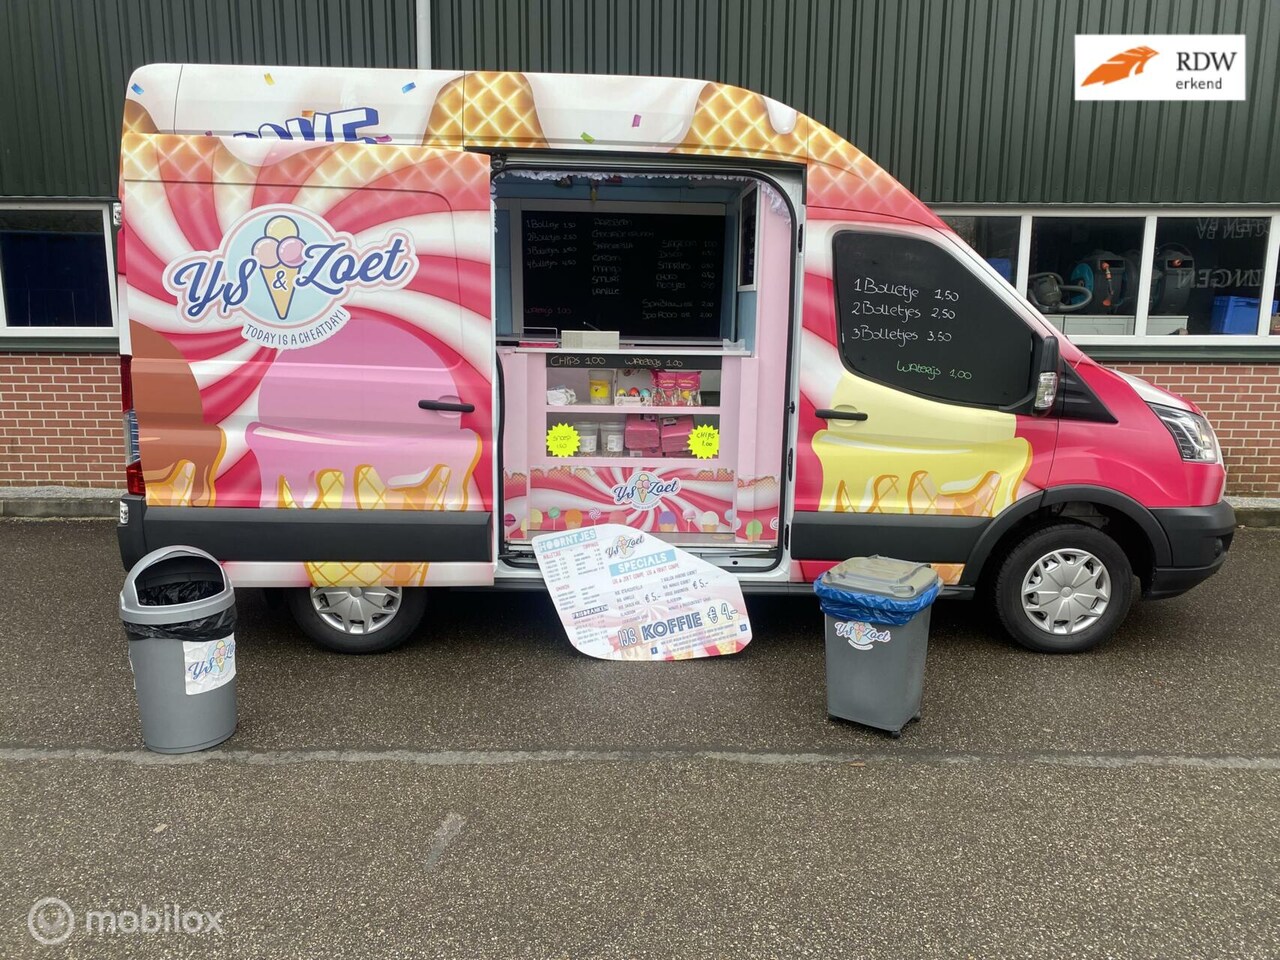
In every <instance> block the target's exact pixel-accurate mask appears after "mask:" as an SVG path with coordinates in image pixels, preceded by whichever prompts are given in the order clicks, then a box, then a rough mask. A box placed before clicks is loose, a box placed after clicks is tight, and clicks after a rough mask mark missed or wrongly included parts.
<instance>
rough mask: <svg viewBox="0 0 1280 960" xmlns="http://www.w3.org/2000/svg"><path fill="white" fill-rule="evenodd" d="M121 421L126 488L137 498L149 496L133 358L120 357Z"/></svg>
mask: <svg viewBox="0 0 1280 960" xmlns="http://www.w3.org/2000/svg"><path fill="white" fill-rule="evenodd" d="M120 409H121V411H122V412H121V414H120V420H121V426H122V427H123V428H124V481H125V488H126V489H127V490H128V491H129V493H131V494H134V495H135V496H139V497H144V496H146V494H147V483H146V481H145V480H144V479H143V478H142V452H141V449H140V446H139V443H138V414H137V411H135V410H134V409H133V358H132V357H127V356H121V357H120Z"/></svg>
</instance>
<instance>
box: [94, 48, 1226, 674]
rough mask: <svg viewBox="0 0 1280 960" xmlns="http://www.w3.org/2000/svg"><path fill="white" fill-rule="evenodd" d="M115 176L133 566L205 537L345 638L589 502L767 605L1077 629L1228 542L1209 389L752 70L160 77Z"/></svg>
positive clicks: (243, 577) (391, 631) (503, 560)
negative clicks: (731, 78)
mask: <svg viewBox="0 0 1280 960" xmlns="http://www.w3.org/2000/svg"><path fill="white" fill-rule="evenodd" d="M120 195H121V201H122V205H123V224H122V227H121V230H120V235H119V245H118V248H119V283H120V289H121V296H120V304H121V310H122V313H123V323H122V334H121V352H122V358H121V365H122V374H123V382H124V391H123V392H124V422H125V429H126V442H127V445H128V462H127V466H126V478H127V487H128V493H127V495H126V496H125V497H124V498H123V500H122V502H121V514H120V526H119V539H120V546H121V552H122V556H123V559H124V563H125V564H126V566H127V565H129V564H132V563H133V562H134V561H135V560H137V559H138V558H139V557H141V556H142V555H143V554H145V553H146V552H147V551H150V550H153V549H155V548H157V547H160V546H164V545H167V544H189V545H193V546H197V547H200V548H202V549H205V550H207V551H209V552H211V553H212V554H213V555H214V556H216V557H217V558H218V559H219V560H220V561H221V562H222V563H223V564H224V565H225V567H226V570H227V571H228V573H229V575H230V577H231V579H232V580H233V581H234V583H235V585H236V586H237V587H238V588H244V587H264V588H270V589H280V590H283V591H285V596H286V597H287V599H288V603H289V606H290V608H291V610H292V611H293V613H294V614H295V616H296V617H297V619H298V622H299V624H300V625H301V627H302V629H303V630H304V631H305V632H306V633H307V634H309V635H310V636H311V637H312V638H314V639H315V640H317V641H318V642H320V643H321V644H323V645H325V646H328V647H330V648H332V649H336V650H342V651H351V652H368V651H375V650H383V649H387V648H389V647H392V646H394V645H395V644H397V643H400V642H401V641H403V640H404V639H405V638H406V637H407V636H408V635H409V634H410V633H411V631H413V630H414V629H415V628H416V627H417V626H418V624H419V622H420V621H421V620H422V618H423V614H424V611H425V610H426V608H427V606H428V603H429V597H430V592H431V589H432V588H436V587H447V586H468V587H479V586H484V587H488V586H508V587H511V586H517V587H518V586H526V587H528V586H535V587H540V586H541V584H542V579H541V575H540V573H539V568H538V565H537V563H536V561H535V558H534V554H533V549H532V541H533V540H534V539H535V538H536V537H538V536H540V535H541V534H543V533H547V532H554V531H564V530H571V529H574V528H579V527H584V526H589V525H593V524H600V523H618V524H624V525H627V526H630V527H632V528H634V529H638V530H643V531H646V532H648V533H650V534H653V535H654V536H657V537H661V538H664V539H667V540H668V541H669V542H670V543H672V544H674V545H677V546H679V547H681V548H682V549H684V550H687V551H689V552H691V553H694V554H696V555H697V556H699V557H701V558H702V559H704V560H706V561H708V562H711V563H714V564H716V565H718V566H720V567H722V568H724V569H726V570H730V571H732V572H734V573H735V574H736V575H737V576H738V578H739V579H740V581H741V584H742V586H743V588H744V589H746V590H748V591H757V592H759V591H789V590H808V589H809V588H808V587H807V586H806V584H808V583H810V582H811V581H813V579H814V578H815V577H817V576H818V575H820V574H821V573H822V572H823V571H824V570H826V569H828V568H829V567H830V566H832V565H833V564H834V563H836V562H838V561H840V560H843V559H845V558H846V557H850V556H857V555H867V554H883V555H887V556H894V557H901V558H904V559H909V560H918V561H925V562H929V563H931V564H933V565H934V567H935V568H936V569H937V571H938V573H939V575H940V576H941V578H942V580H943V582H944V583H945V585H946V587H945V592H946V595H948V596H953V597H965V598H971V597H978V596H980V597H982V598H984V599H986V600H987V601H988V602H990V603H993V604H994V606H995V609H996V610H997V611H998V613H999V619H1000V622H1001V623H1002V624H1003V625H1004V627H1005V628H1006V629H1007V630H1008V632H1009V634H1010V635H1011V636H1012V637H1013V638H1014V639H1015V640H1017V641H1018V642H1019V643H1021V644H1023V645H1024V646H1027V647H1029V648H1032V649H1035V650H1043V651H1059V652H1065V651H1077V650H1083V649H1086V648H1088V647H1090V646H1092V645H1094V644H1096V643H1098V642H1099V641H1100V640H1102V639H1103V638H1105V637H1106V636H1107V635H1109V634H1110V633H1111V632H1112V631H1113V630H1115V628H1116V626H1117V625H1118V624H1119V623H1120V621H1121V620H1122V619H1123V618H1124V616H1125V614H1126V612H1127V610H1128V609H1129V606H1130V603H1131V601H1132V600H1133V599H1135V598H1136V597H1138V596H1142V597H1146V598H1150V599H1157V598H1161V597H1171V596H1175V595H1177V594H1180V593H1182V592H1184V591H1186V590H1188V589H1190V588H1191V587H1193V586H1195V585H1196V584H1197V583H1199V582H1200V581H1202V580H1204V579H1205V578H1206V577H1208V576H1210V575H1212V574H1213V573H1214V572H1215V571H1216V570H1217V569H1218V568H1219V567H1220V565H1221V564H1222V563H1223V561H1224V559H1225V557H1226V553H1227V550H1228V548H1229V547H1230V545H1231V538H1232V532H1233V528H1234V517H1233V514H1232V510H1231V507H1230V506H1229V505H1227V504H1226V503H1225V502H1224V501H1223V499H1222V495H1223V487H1224V482H1225V474H1224V470H1223V464H1222V458H1221V454H1220V452H1219V448H1218V444H1217V441H1216V439H1215V437H1214V433H1213V430H1212V428H1211V427H1210V425H1209V424H1208V422H1207V421H1206V420H1205V418H1204V416H1203V415H1202V414H1201V413H1200V411H1199V410H1197V409H1196V408H1195V406H1194V405H1193V404H1191V403H1189V402H1188V401H1186V400H1184V399H1182V398H1180V397H1177V396H1175V395H1173V394H1170V393H1167V392H1165V391H1163V390H1160V389H1158V388H1156V387H1154V386H1152V385H1150V384H1148V383H1145V382H1143V381H1141V380H1137V379H1135V378H1133V377H1129V376H1125V375H1122V374H1120V373H1117V372H1115V371H1112V370H1109V369H1107V368H1105V367H1103V366H1101V365H1099V364H1097V363H1095V362H1094V361H1092V360H1090V359H1089V358H1088V357H1087V356H1085V355H1084V354H1083V353H1082V352H1081V351H1080V350H1079V349H1077V348H1076V347H1075V346H1074V345H1073V344H1072V343H1071V342H1070V340H1069V339H1067V338H1066V337H1065V336H1063V335H1062V334H1061V333H1059V332H1058V331H1057V330H1055V329H1054V328H1053V327H1052V326H1051V325H1050V324H1048V323H1047V322H1046V321H1045V320H1044V319H1043V318H1042V317H1041V316H1040V315H1039V314H1038V313H1037V312H1036V311H1035V310H1034V309H1033V308H1032V307H1031V306H1030V305H1029V304H1028V303H1027V301H1026V300H1025V299H1023V297H1021V296H1019V294H1018V292H1017V291H1016V290H1014V289H1013V287H1011V286H1010V285H1009V284H1008V283H1007V282H1006V281H1005V280H1004V279H1003V278H1002V277H1001V276H1000V274H999V273H998V272H997V271H996V270H995V269H993V268H992V267H991V265H989V264H988V263H987V262H985V261H984V260H983V259H982V258H981V257H980V256H978V255H977V254H976V253H975V252H974V251H973V250H971V249H970V248H969V247H967V246H966V245H965V244H964V243H963V242H962V241H961V240H960V239H959V238H958V237H957V236H956V234H955V233H954V232H953V231H952V230H951V229H950V228H949V227H948V226H947V225H946V224H945V223H943V222H942V221H941V220H940V219H939V218H938V217H937V216H935V215H934V214H933V213H932V212H930V210H929V209H928V208H927V207H926V206H925V205H924V204H923V203H922V202H921V201H920V200H918V199H917V198H916V197H915V196H913V195H912V194H911V193H910V192H909V191H908V190H906V189H905V188H904V187H903V186H902V185H901V184H899V183H897V182H896V181H895V180H894V179H893V178H892V177H890V176H889V175H888V174H887V173H885V171H884V170H882V169H880V167H878V166H877V165H876V164H875V162H874V161H873V160H872V159H871V158H870V157H868V156H866V155H865V154H863V153H862V152H860V151H859V150H858V149H857V148H856V147H854V146H853V145H852V144H850V143H848V142H846V141H845V140H843V139H842V138H841V137H839V136H837V135H836V134H835V133H833V132H832V131H831V130H829V129H827V128H826V127H824V126H822V125H821V124H820V123H818V122H816V121H814V120H812V119H810V118H809V117H806V116H804V115H802V114H800V113H797V112H796V111H795V110H793V109H791V108H789V107H787V106H784V105H783V104H781V103H778V102H776V101H774V100H771V99H769V98H767V97H764V96H761V95H759V94H756V93H752V92H750V91H748V90H743V89H739V88H736V87H731V86H726V85H723V84H719V83H711V82H705V81H700V80H682V79H670V78H659V77H613V76H580V75H550V74H532V73H501V72H450V71H415V70H354V69H311V68H297V67H249V66H217V65H178V64H157V65H152V66H147V67H143V68H142V69H140V70H138V71H137V72H136V73H135V75H134V76H133V78H132V80H131V82H130V84H129V90H128V94H127V102H126V105H125V116H124V133H123V139H122V141H121V170H120Z"/></svg>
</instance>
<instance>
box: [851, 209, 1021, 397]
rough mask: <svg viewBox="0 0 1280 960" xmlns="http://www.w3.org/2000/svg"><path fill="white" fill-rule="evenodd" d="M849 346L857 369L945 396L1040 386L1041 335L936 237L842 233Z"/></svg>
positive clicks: (1016, 393) (1008, 393)
mask: <svg viewBox="0 0 1280 960" xmlns="http://www.w3.org/2000/svg"><path fill="white" fill-rule="evenodd" d="M834 243H835V248H834V251H833V253H834V257H835V259H834V261H833V267H834V272H835V286H836V309H837V311H838V314H839V322H840V349H841V352H842V353H843V354H844V359H845V361H846V362H847V363H848V364H849V365H850V366H851V367H852V368H853V369H854V370H856V371H857V372H858V373H860V374H863V375H865V376H867V377H870V378H871V379H873V380H879V381H881V382H882V383H887V384H889V385H890V386H894V387H899V388H901V389H904V390H909V391H911V392H913V393H921V394H925V395H926V396H931V397H936V398H938V399H942V400H955V401H958V402H960V403H972V404H982V405H984V406H1007V405H1010V404H1013V403H1016V402H1017V401H1018V400H1020V399H1022V398H1023V397H1025V396H1026V395H1027V394H1028V392H1029V391H1030V389H1031V365H1032V358H1033V348H1034V346H1035V343H1036V335H1035V334H1034V333H1033V332H1032V330H1031V329H1030V327H1028V326H1027V324H1026V322H1025V321H1024V320H1023V319H1022V318H1021V317H1019V316H1018V315H1017V314H1016V313H1014V311H1013V310H1012V309H1010V308H1009V306H1008V305H1007V304H1005V303H1004V302H1003V301H1002V300H1001V299H1000V297H999V296H997V294H996V293H995V291H994V290H992V289H991V288H990V287H988V286H987V285H986V284H985V283H984V282H983V280H982V278H981V277H979V276H978V275H977V274H975V273H973V272H972V271H971V270H970V269H969V267H967V266H966V265H965V264H964V263H963V262H961V261H960V260H958V259H956V257H954V256H952V255H951V254H950V253H949V252H947V251H946V250H944V249H942V248H941V247H938V246H937V245H935V244H933V243H930V242H929V241H927V240H921V239H916V238H914V237H901V236H889V235H886V234H879V233H857V232H854V231H843V232H841V233H838V234H836V237H835V241H834Z"/></svg>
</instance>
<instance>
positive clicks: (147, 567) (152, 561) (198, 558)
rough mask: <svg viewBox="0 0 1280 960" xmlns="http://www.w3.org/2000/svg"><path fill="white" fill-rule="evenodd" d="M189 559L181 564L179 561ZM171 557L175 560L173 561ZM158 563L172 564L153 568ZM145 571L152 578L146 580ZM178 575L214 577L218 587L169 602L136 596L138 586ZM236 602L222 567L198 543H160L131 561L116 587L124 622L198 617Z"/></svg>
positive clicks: (173, 579) (150, 622)
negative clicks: (204, 594) (151, 601)
mask: <svg viewBox="0 0 1280 960" xmlns="http://www.w3.org/2000/svg"><path fill="white" fill-rule="evenodd" d="M183 560H187V561H190V563H189V564H187V565H183V564H181V561H183ZM173 561H179V562H178V563H176V564H175V563H173ZM161 564H168V565H169V566H171V567H176V568H178V569H175V570H173V571H161V570H157V569H156V568H157V567H159V566H160V565H161ZM148 574H151V576H152V578H154V580H155V582H153V583H148ZM181 579H188V580H194V579H207V580H213V579H217V580H220V581H221V582H222V588H221V589H220V590H218V591H217V592H216V593H214V594H212V595H211V596H208V597H202V598H201V599H199V600H192V601H190V602H189V603H172V604H166V605H162V606H157V605H155V604H149V603H143V602H142V601H141V600H140V599H139V597H138V588H139V587H141V588H142V589H143V590H145V589H146V588H147V587H148V586H155V585H158V584H159V583H174V582H177V581H178V580H181ZM235 602H236V595H235V591H234V590H233V589H232V587H231V581H230V580H228V579H227V574H226V571H225V570H223V569H222V564H220V563H218V561H217V560H215V559H214V558H213V556H212V555H210V554H208V553H205V552H204V551H203V550H201V549H199V548H198V547H183V546H174V547H161V548H160V549H159V550H152V551H151V552H150V553H148V554H147V555H146V556H145V557H143V558H142V559H141V560H139V561H138V562H137V563H135V564H134V565H133V569H131V570H130V571H129V574H128V576H126V577H125V578H124V586H123V587H122V588H121V590H120V619H121V620H123V621H125V622H126V623H141V624H147V625H148V626H152V625H155V624H166V623H183V622H186V621H190V620H199V619H201V618H203V617H211V616H213V615H214V614H215V613H221V612H222V611H223V610H225V609H227V607H230V606H232V605H233V604H234V603H235Z"/></svg>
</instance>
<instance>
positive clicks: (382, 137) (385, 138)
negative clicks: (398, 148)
mask: <svg viewBox="0 0 1280 960" xmlns="http://www.w3.org/2000/svg"><path fill="white" fill-rule="evenodd" d="M373 139H374V140H376V141H378V143H390V142H391V134H389V133H383V134H379V135H378V136H376V137H374V138H373Z"/></svg>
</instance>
